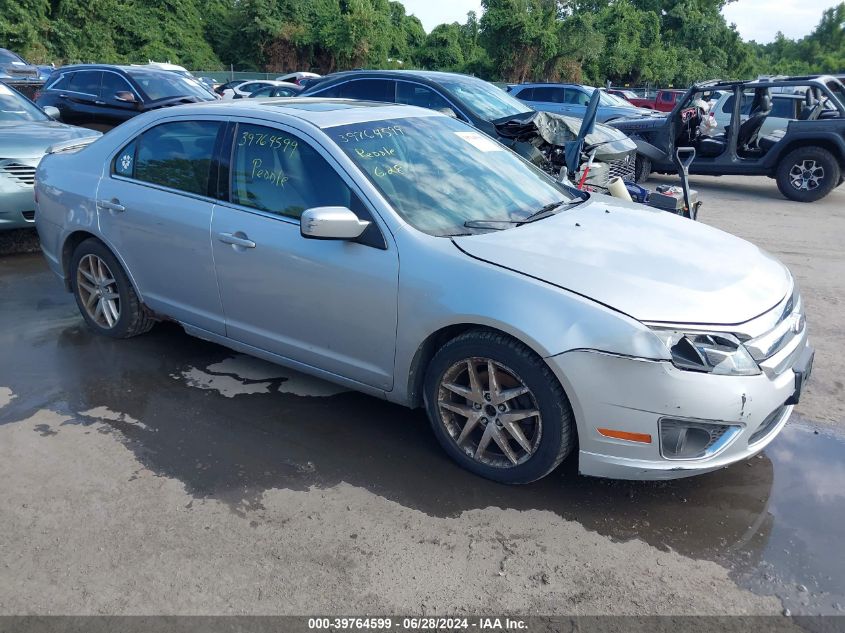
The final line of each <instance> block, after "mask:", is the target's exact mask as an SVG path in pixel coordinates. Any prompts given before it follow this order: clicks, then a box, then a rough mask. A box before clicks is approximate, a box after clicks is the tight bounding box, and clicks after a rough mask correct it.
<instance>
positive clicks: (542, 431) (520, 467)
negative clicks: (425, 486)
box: [425, 330, 576, 484]
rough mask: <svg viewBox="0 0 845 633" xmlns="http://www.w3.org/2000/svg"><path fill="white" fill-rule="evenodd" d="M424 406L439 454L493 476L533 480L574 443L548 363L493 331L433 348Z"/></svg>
mask: <svg viewBox="0 0 845 633" xmlns="http://www.w3.org/2000/svg"><path fill="white" fill-rule="evenodd" d="M491 369H492V376H493V380H492V381H491V379H490V376H491V371H490V370H491ZM470 372H472V373H473V375H471V374H470ZM473 386H474V387H473ZM425 404H426V411H427V413H428V418H429V421H430V422H431V426H432V429H433V430H434V434H435V436H436V437H437V440H438V441H439V442H440V445H441V446H442V447H443V449H444V450H445V451H446V453H447V454H448V455H449V456H450V457H451V458H452V459H454V460H455V461H456V462H458V463H459V464H460V465H461V466H463V467H464V468H466V469H467V470H469V471H471V472H473V473H475V474H477V475H481V476H482V477H486V478H488V479H492V480H494V481H499V482H502V483H509V484H525V483H529V482H532V481H535V480H537V479H540V478H541V477H544V476H545V475H547V474H549V473H550V472H551V471H552V470H554V469H555V468H556V467H557V466H558V465H559V464H560V463H561V462H562V461H563V460H564V458H565V457H566V456H567V455H568V454H569V453H570V452H571V451H572V449H573V447H574V446H575V443H576V431H575V426H574V422H573V415H572V408H571V406H570V404H569V399H568V398H567V397H566V394H565V393H564V391H563V388H562V387H561V385H560V383H559V382H558V380H557V378H556V377H555V375H554V374H553V373H552V371H551V369H550V368H549V366H548V365H547V364H546V362H545V361H544V360H543V359H542V358H540V357H539V356H538V355H537V354H535V353H534V352H533V351H531V350H530V349H529V348H528V347H526V346H525V345H523V344H522V343H520V342H519V341H516V340H514V339H512V338H510V337H508V336H506V335H504V334H500V333H497V332H491V331H486V330H471V331H469V332H466V333H464V334H461V335H460V336H458V337H457V338H455V339H452V340H451V341H449V342H448V343H446V344H445V345H444V346H443V347H442V348H440V350H439V351H438V352H437V354H435V356H434V358H433V359H432V361H431V363H430V365H429V367H428V370H427V371H426V378H425Z"/></svg>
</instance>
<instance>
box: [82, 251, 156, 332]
mask: <svg viewBox="0 0 845 633" xmlns="http://www.w3.org/2000/svg"><path fill="white" fill-rule="evenodd" d="M70 273H71V277H70V285H71V290H73V294H74V296H75V297H76V305H77V306H78V307H79V311H80V312H81V313H82V317H83V318H84V319H85V322H86V323H87V324H88V326H89V327H90V328H91V329H92V330H94V331H95V332H97V333H98V334H104V335H105V336H111V337H113V338H129V337H130V336H136V335H138V334H142V333H144V332H146V331H147V330H149V329H150V328H151V327H152V326H153V325H154V324H155V320H154V319H153V318H152V317H150V315H149V314H147V312H146V311H145V310H144V307H143V306H142V305H141V302H140V301H139V300H138V295H137V294H135V289H134V288H133V287H132V284H131V283H129V278H128V277H127V276H126V273H125V272H123V268H122V267H121V265H120V263H119V262H118V261H117V258H116V257H115V256H114V255H113V254H112V253H111V251H110V250H109V249H108V248H106V246H105V245H104V244H103V243H102V242H100V241H99V240H97V239H94V238H90V239H87V240H85V241H84V242H82V243H81V244H79V246H77V247H76V250H75V251H74V252H73V257H72V258H71V267H70Z"/></svg>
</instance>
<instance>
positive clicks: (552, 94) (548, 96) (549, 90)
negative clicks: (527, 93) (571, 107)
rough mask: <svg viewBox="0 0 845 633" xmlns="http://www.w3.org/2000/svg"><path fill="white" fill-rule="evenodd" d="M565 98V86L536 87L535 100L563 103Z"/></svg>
mask: <svg viewBox="0 0 845 633" xmlns="http://www.w3.org/2000/svg"><path fill="white" fill-rule="evenodd" d="M563 99H564V91H563V88H556V87H554V86H538V87H536V88H534V101H545V102H548V103H563Z"/></svg>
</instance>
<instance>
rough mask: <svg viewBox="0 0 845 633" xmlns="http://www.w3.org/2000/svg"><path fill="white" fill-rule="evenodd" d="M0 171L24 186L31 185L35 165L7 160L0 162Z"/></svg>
mask: <svg viewBox="0 0 845 633" xmlns="http://www.w3.org/2000/svg"><path fill="white" fill-rule="evenodd" d="M0 173H2V174H3V175H5V176H7V177H9V178H11V179H12V180H14V181H15V182H17V183H18V184H19V185H22V186H24V187H32V186H33V185H34V184H35V167H33V166H31V165H22V164H21V163H16V162H14V161H9V162H6V163H2V164H0Z"/></svg>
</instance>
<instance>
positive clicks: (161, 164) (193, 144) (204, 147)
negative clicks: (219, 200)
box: [112, 121, 223, 196]
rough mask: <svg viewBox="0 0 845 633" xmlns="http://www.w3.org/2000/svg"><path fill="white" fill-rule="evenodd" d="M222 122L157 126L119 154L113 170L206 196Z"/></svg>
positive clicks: (191, 122) (145, 180) (125, 175)
mask: <svg viewBox="0 0 845 633" xmlns="http://www.w3.org/2000/svg"><path fill="white" fill-rule="evenodd" d="M222 125H223V124H222V123H220V122H219V121H173V122H170V123H162V124H161V125H157V126H156V127H154V128H151V129H149V130H147V131H146V132H144V133H143V134H141V135H140V136H139V137H137V138H136V139H135V140H134V141H132V142H131V143H129V144H128V145H127V146H126V147H124V148H123V150H122V151H120V152H119V153H118V154H117V156H116V157H115V159H114V164H113V166H112V173H113V174H115V175H118V176H124V177H126V178H133V179H135V180H140V181H143V182H148V183H150V184H154V185H160V186H162V187H169V188H170V189H177V190H179V191H184V192H187V193H192V194H196V195H200V196H207V195H208V183H209V176H210V173H211V163H212V155H213V154H214V146H215V143H216V142H217V136H218V134H219V133H220V129H221V127H222Z"/></svg>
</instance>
